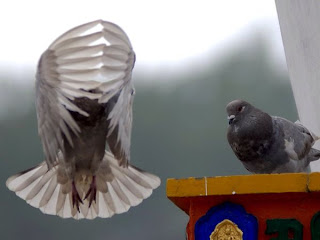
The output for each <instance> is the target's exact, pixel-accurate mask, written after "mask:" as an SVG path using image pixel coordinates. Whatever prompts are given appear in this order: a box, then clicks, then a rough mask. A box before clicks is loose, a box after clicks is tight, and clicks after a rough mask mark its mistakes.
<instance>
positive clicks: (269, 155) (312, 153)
mask: <svg viewBox="0 0 320 240" xmlns="http://www.w3.org/2000/svg"><path fill="white" fill-rule="evenodd" d="M226 110H227V114H228V119H229V127H228V133H227V137H228V142H229V144H230V146H231V148H232V150H233V152H234V153H235V155H236V156H237V157H238V159H239V160H240V161H241V162H242V163H243V165H244V166H245V167H246V169H247V170H248V171H250V172H252V173H284V172H307V171H309V164H310V162H311V161H315V160H318V159H319V158H320V151H319V150H317V149H314V148H312V146H313V144H314V143H315V141H316V140H318V139H319V138H318V137H317V136H315V135H314V134H313V133H312V132H310V131H309V130H308V129H307V128H306V127H304V126H303V125H302V124H300V123H298V122H296V123H293V122H290V121H289V120H287V119H284V118H281V117H273V116H270V115H269V114H267V113H265V112H263V111H261V110H259V109H257V108H255V107H254V106H252V105H251V104H250V103H248V102H246V101H243V100H234V101H232V102H230V103H229V104H228V105H227V107H226Z"/></svg>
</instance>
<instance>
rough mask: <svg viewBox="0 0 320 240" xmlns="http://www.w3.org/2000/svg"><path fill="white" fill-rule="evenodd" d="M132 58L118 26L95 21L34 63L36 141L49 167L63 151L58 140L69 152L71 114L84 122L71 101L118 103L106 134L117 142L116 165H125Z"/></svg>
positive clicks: (74, 129) (73, 129) (74, 132)
mask: <svg viewBox="0 0 320 240" xmlns="http://www.w3.org/2000/svg"><path fill="white" fill-rule="evenodd" d="M134 61H135V55H134V52H133V50H132V46H131V43H130V40H129V38H128V37H127V35H126V34H125V32H124V31H123V30H122V29H121V28H119V27H118V26H117V25H115V24H113V23H110V22H106V21H102V20H97V21H93V22H90V23H86V24H83V25H81V26H78V27H75V28H73V29H71V30H69V31H67V32H66V33H64V34H62V35H61V36H60V37H59V38H57V39H56V40H55V41H54V42H53V43H52V44H51V45H50V46H49V48H48V50H46V51H45V52H44V53H43V54H42V56H41V58H40V61H39V64H38V71H37V82H36V93H37V99H36V103H37V116H38V129H39V135H40V137H41V140H42V144H43V148H44V153H45V157H46V161H47V163H48V165H49V167H50V166H52V164H53V163H54V162H55V161H56V155H57V153H58V152H59V150H61V151H63V149H62V148H63V147H62V146H63V143H62V139H63V136H64V137H65V139H66V141H68V142H69V144H70V145H71V146H73V142H72V138H73V136H78V135H79V133H80V131H81V129H80V128H79V126H78V124H77V122H76V121H75V120H74V119H73V117H72V115H71V113H70V112H77V113H79V114H81V115H83V116H86V117H88V116H89V114H88V113H87V112H85V111H84V110H83V109H81V108H79V107H78V106H76V105H75V104H74V102H73V101H74V100H75V99H76V98H84V97H86V98H89V99H97V100H98V101H99V103H103V104H104V103H107V102H108V101H109V100H110V99H111V98H113V97H114V96H116V95H119V96H120V97H119V98H118V99H117V101H116V102H115V104H114V107H113V109H112V111H110V116H109V121H110V123H111V124H110V127H109V133H110V134H111V132H114V134H115V135H116V136H117V137H116V139H117V140H116V141H117V143H116V144H115V146H117V151H119V152H121V155H123V157H122V159H119V161H121V162H125V163H126V162H127V161H128V160H129V151H130V150H129V148H130V134H131V121H132V117H131V107H132V100H131V99H132V95H131V91H132V89H133V86H132V83H131V71H132V68H133V66H134Z"/></svg>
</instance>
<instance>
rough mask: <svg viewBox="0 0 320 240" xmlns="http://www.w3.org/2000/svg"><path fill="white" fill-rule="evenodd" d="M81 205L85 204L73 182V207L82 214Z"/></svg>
mask: <svg viewBox="0 0 320 240" xmlns="http://www.w3.org/2000/svg"><path fill="white" fill-rule="evenodd" d="M79 203H83V202H82V200H81V198H80V196H79V193H78V191H77V188H76V185H75V183H74V181H72V206H73V207H75V206H76V208H77V210H78V212H80V208H79Z"/></svg>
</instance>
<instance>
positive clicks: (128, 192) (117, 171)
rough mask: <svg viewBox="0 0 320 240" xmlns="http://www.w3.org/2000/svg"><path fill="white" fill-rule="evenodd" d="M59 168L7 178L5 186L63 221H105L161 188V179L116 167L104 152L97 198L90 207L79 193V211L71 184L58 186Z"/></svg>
mask: <svg viewBox="0 0 320 240" xmlns="http://www.w3.org/2000/svg"><path fill="white" fill-rule="evenodd" d="M58 178H59V176H58V165H57V166H55V167H53V168H51V169H48V167H47V164H46V163H45V162H42V163H41V164H40V165H38V166H36V167H34V168H31V169H28V170H26V171H23V172H21V173H18V174H16V175H14V176H12V177H10V178H9V179H8V180H7V182H6V185H7V187H8V188H9V189H10V190H11V191H13V192H15V193H16V195H18V196H19V197H20V198H22V199H24V200H26V201H27V203H28V204H30V205H31V206H33V207H36V208H39V209H40V210H41V211H42V212H43V213H46V214H51V215H58V216H60V217H62V218H70V217H72V218H75V219H82V218H86V219H94V218H96V217H102V218H108V217H112V216H113V215H114V214H119V213H123V212H126V211H128V210H129V208H130V207H131V206H136V205H138V204H139V203H141V202H142V200H143V199H145V198H147V197H149V196H150V195H151V193H152V191H153V189H155V188H157V187H158V186H159V185H160V179H159V178H158V177H157V176H155V175H153V174H150V173H147V172H144V171H142V170H140V169H138V168H136V167H134V166H132V165H128V167H122V166H119V164H118V161H117V160H116V159H115V158H114V157H113V155H112V154H110V153H108V152H106V154H105V156H104V159H103V161H102V163H101V167H100V169H99V170H98V172H97V174H96V185H97V192H96V199H95V201H93V202H92V204H91V205H90V204H89V201H88V200H87V199H84V194H85V191H81V189H78V186H77V189H78V190H80V191H79V195H80V197H81V198H82V200H83V203H82V204H80V206H79V211H78V210H77V208H76V207H75V206H73V202H72V191H71V187H70V186H71V185H70V184H71V181H66V182H64V183H63V184H62V183H59V182H61V181H59V179H58Z"/></svg>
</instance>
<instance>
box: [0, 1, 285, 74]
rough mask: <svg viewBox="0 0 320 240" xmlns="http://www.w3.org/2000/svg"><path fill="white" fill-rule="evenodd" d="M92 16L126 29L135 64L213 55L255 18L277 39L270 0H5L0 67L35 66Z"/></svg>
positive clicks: (0, 22)
mask: <svg viewBox="0 0 320 240" xmlns="http://www.w3.org/2000/svg"><path fill="white" fill-rule="evenodd" d="M96 19H103V20H107V21H111V22H114V23H116V24H118V25H119V26H121V27H122V28H123V29H124V30H125V32H127V34H128V36H129V38H130V40H131V42H132V45H133V47H134V50H135V52H136V54H137V61H138V63H139V66H150V67H157V66H158V65H163V64H180V63H181V62H184V61H188V60H190V59H197V58H199V57H201V56H203V54H205V53H207V52H208V51H209V50H210V51H211V53H213V54H214V51H219V48H221V46H223V45H224V44H225V43H226V42H228V41H230V39H233V38H238V39H241V38H243V37H245V36H242V35H243V30H244V29H246V27H248V26H252V25H254V24H255V23H266V24H268V25H269V26H271V28H272V29H275V30H274V32H275V33H274V38H276V42H278V43H279V42H281V40H279V39H280V33H279V27H278V22H277V13H276V8H275V3H274V1H272V0H259V1H256V0H241V1H238V0H231V1H221V0H209V1H201V0H199V1H173V0H161V1H150V0H149V1H143V0H141V1H140V0H135V1H132V0H113V1H108V0H107V1H106V0H103V1H98V0H90V1H79V0H77V1H75V0H68V1H66V0H55V1H38V0H28V1H23V0H20V1H17V0H10V1H6V2H5V3H3V4H2V6H1V14H0V27H1V31H2V34H1V36H2V38H1V44H0V53H1V54H0V66H1V68H3V67H7V70H9V71H10V70H12V71H14V72H16V71H17V69H19V67H20V68H24V66H32V67H33V68H35V66H36V63H37V61H38V59H39V57H40V55H41V53H42V52H43V51H44V50H45V49H46V48H47V47H48V46H49V44H50V43H51V42H52V41H53V40H54V39H55V38H57V37H58V36H59V35H60V34H62V33H64V32H65V31H67V30H69V29H70V28H72V27H75V26H77V25H80V24H83V23H85V22H88V21H92V20H96ZM241 34H242V35H241Z"/></svg>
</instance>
